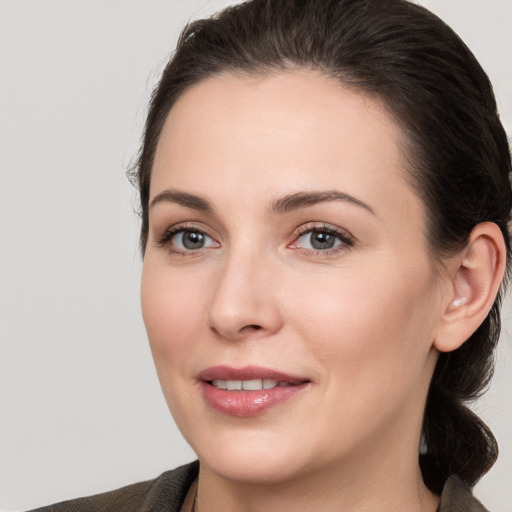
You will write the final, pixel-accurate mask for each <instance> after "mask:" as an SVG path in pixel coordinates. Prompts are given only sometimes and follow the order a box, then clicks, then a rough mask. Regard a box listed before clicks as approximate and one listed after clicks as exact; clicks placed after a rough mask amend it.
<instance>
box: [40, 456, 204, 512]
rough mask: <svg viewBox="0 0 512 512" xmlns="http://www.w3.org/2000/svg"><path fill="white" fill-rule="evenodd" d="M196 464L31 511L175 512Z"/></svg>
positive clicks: (194, 474)
mask: <svg viewBox="0 0 512 512" xmlns="http://www.w3.org/2000/svg"><path fill="white" fill-rule="evenodd" d="M198 471H199V464H198V463H197V462H193V463H192V464H187V465H186V466H181V467H179V468H176V469H174V470H172V471H166V472H165V473H162V474H161V475H160V476H159V477H158V478H155V479H154V480H148V481H146V482H139V483H136V484H132V485H128V486H126V487H122V488H121V489H116V490H115V491H110V492H105V493H101V494H95V495H94V496H87V497H85V498H78V499H73V500H68V501H63V502H61V503H57V504H55V505H49V506H46V507H42V508H38V509H36V510H33V511H31V512H86V511H87V512H100V511H101V512H104V511H105V510H115V511H116V512H179V510H180V508H181V505H182V503H183V500H184V499H185V496H186V494H187V491H188V489H189V487H190V485H191V484H192V482H193V481H194V480H195V479H196V478H197V474H198Z"/></svg>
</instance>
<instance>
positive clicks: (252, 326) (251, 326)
mask: <svg viewBox="0 0 512 512" xmlns="http://www.w3.org/2000/svg"><path fill="white" fill-rule="evenodd" d="M246 329H251V330H254V331H259V330H260V329H261V325H255V324H252V325H247V326H246Z"/></svg>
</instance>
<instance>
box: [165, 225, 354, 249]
mask: <svg viewBox="0 0 512 512" xmlns="http://www.w3.org/2000/svg"><path fill="white" fill-rule="evenodd" d="M181 232H183V233H199V234H201V235H203V236H205V237H208V238H210V239H212V240H214V239H213V237H211V236H210V235H208V233H206V231H204V230H203V229H201V228H200V227H198V226H197V225H195V224H190V223H187V224H178V225H176V226H172V227H171V228H169V229H167V230H166V231H164V232H163V233H162V235H161V236H160V237H159V239H158V240H157V241H156V245H157V246H158V247H166V248H167V250H168V251H169V253H171V254H180V255H182V256H185V255H195V256H197V255H200V254H202V253H203V251H204V250H207V249H208V248H199V249H196V250H192V249H189V250H187V251H182V250H179V249H176V248H175V247H173V246H172V245H171V244H170V241H171V240H172V238H173V237H174V236H175V235H176V234H178V233H181ZM308 233H327V234H329V235H332V236H334V237H336V238H337V239H338V240H339V241H340V242H341V244H340V245H337V246H335V247H333V248H330V249H322V250H320V249H305V248H301V247H293V245H294V244H295V243H297V241H298V240H299V239H300V238H301V237H303V236H304V235H307V234H308ZM355 243H356V241H355V238H354V237H353V236H352V235H351V234H350V233H348V232H347V231H345V230H341V229H340V228H337V227H334V226H330V225H327V224H324V223H322V224H318V223H309V224H305V225H303V226H301V227H300V228H299V229H298V230H297V231H296V232H295V233H294V235H293V242H291V243H290V244H288V245H287V247H288V248H291V249H295V250H302V252H303V253H304V254H306V255H321V256H328V255H330V254H334V253H337V252H339V251H343V250H347V249H349V248H350V247H353V246H354V245H355Z"/></svg>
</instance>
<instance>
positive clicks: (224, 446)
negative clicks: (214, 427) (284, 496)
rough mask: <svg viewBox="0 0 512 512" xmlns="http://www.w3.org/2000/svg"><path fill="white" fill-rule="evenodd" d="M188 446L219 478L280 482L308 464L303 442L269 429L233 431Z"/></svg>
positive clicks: (241, 481)
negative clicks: (284, 437) (283, 437)
mask: <svg viewBox="0 0 512 512" xmlns="http://www.w3.org/2000/svg"><path fill="white" fill-rule="evenodd" d="M221 438H224V439H219V442H216V443H212V442H211V441H210V443H208V444H206V443H199V446H192V447H193V448H194V450H195V452H196V454H197V455H198V458H199V460H200V462H201V464H202V465H203V466H204V467H205V468H208V470H209V471H212V472H213V473H215V474H217V475H219V476H221V477H222V478H225V479H228V480H232V481H237V482H240V483H246V484H253V485H258V484H264V485H268V484H280V483H283V482H285V481H289V480H291V479H294V478H296V477H297V476H298V475H300V474H302V473H303V472H305V471H306V468H308V464H307V463H306V459H307V457H306V456H305V451H304V449H303V446H301V445H300V444H297V443H294V442H291V441H292V440H291V439H290V438H288V439H287V440H283V439H282V437H281V436H278V435H276V434H273V433H269V432H250V433H248V432H243V433H242V432H237V431H232V432H231V433H230V435H225V436H221Z"/></svg>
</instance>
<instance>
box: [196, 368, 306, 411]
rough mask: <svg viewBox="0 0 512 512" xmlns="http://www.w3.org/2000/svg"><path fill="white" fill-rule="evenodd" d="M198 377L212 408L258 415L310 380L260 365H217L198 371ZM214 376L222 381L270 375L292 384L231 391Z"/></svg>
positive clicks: (303, 386) (290, 395) (289, 395)
mask: <svg viewBox="0 0 512 512" xmlns="http://www.w3.org/2000/svg"><path fill="white" fill-rule="evenodd" d="M198 379H199V380H200V382H201V386H202V390H203V396H204V398H205V400H206V402H207V403H208V404H209V405H210V406H211V407H212V408H213V409H215V410H216V411H218V412H220V413H222V414H227V415H230V416H238V417H249V416H255V415H257V414H259V413H261V412H263V411H266V410H268V409H270V408H272V407H274V406H277V405H279V404H281V403H283V402H285V401H287V400H289V399H291V398H293V397H295V396H296V395H297V394H299V393H300V392H301V391H303V390H304V389H306V388H307V387H308V385H309V384H310V381H308V380H307V379H303V378H300V377H295V376H291V375H286V374H284V373H280V372H276V371H274V370H269V369H268V368H261V367H257V366H247V367H245V368H231V367H228V366H214V367H211V368H207V369H206V370H204V371H202V372H201V373H200V374H199V375H198ZM214 379H218V380H222V381H247V380H256V379H261V380H263V379H270V380H274V381H277V382H280V383H288V384H290V385H286V386H283V385H279V386H276V387H274V388H271V389H259V390H253V391H247V390H241V391H229V390H225V389H220V388H219V387H216V386H214V385H213V384H212V381H213V380H214Z"/></svg>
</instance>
